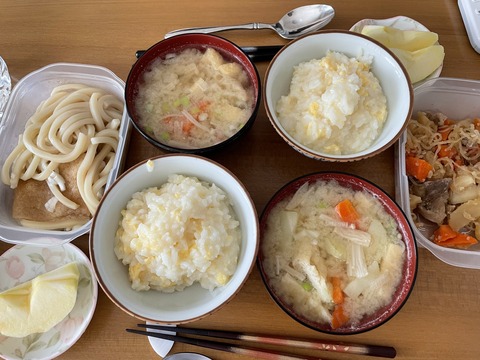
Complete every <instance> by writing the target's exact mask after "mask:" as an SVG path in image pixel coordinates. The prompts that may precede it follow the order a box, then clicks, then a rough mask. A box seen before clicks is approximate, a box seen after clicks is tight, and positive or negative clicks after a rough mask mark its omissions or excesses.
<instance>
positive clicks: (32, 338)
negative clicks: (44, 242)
mask: <svg viewBox="0 0 480 360" xmlns="http://www.w3.org/2000/svg"><path fill="white" fill-rule="evenodd" d="M53 241H54V240H53ZM72 261H76V262H77V264H78V269H79V271H80V278H79V281H78V291H77V301H76V302H75V306H74V307H73V309H72V311H71V312H70V314H68V315H67V317H65V319H63V320H62V321H61V322H60V323H58V324H57V325H55V326H54V327H53V328H52V329H50V330H49V331H47V332H44V333H41V334H32V335H29V336H26V337H23V338H12V337H4V336H2V335H0V358H2V359H7V360H14V359H15V360H16V359H25V360H28V359H35V360H47V359H55V358H57V357H58V356H60V354H62V353H64V352H65V351H67V350H68V349H69V348H70V347H72V346H73V345H74V344H75V343H76V342H77V340H78V339H80V337H81V336H82V334H83V333H84V332H85V330H86V329H87V327H88V324H90V320H91V319H92V317H93V314H94V312H95V307H96V305H97V295H98V285H97V281H96V280H95V276H94V274H93V269H92V266H91V264H90V260H89V259H88V258H87V256H86V255H85V254H84V253H83V251H81V250H80V249H79V248H77V247H76V246H74V245H72V244H63V245H53V244H50V246H42V247H39V246H30V245H15V246H14V247H12V248H10V249H9V250H7V251H6V252H4V253H3V254H2V256H0V291H4V290H7V289H9V288H12V287H13V286H16V285H18V284H19V283H24V282H26V281H29V280H31V279H33V278H34V277H36V276H38V275H40V274H43V273H45V272H48V271H51V270H53V269H56V268H59V267H60V266H62V265H65V264H68V263H70V262H72Z"/></svg>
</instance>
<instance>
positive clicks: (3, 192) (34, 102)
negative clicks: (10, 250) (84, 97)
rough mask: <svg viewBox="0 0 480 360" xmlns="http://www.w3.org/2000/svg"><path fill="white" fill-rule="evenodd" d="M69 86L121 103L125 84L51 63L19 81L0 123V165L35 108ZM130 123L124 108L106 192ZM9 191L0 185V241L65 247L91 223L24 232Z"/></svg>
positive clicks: (94, 69) (99, 71) (99, 72)
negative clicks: (89, 88)
mask: <svg viewBox="0 0 480 360" xmlns="http://www.w3.org/2000/svg"><path fill="white" fill-rule="evenodd" d="M69 83H81V84H86V85H90V86H95V87H98V88H101V89H104V90H106V91H108V92H110V93H112V94H114V95H116V96H117V97H118V98H119V99H121V100H123V99H124V92H125V83H124V82H123V81H122V80H121V79H120V78H119V77H118V76H116V75H115V74H114V73H113V72H112V71H110V70H108V69H106V68H104V67H100V66H95V65H84V64H73V63H55V64H51V65H48V66H45V67H43V68H41V69H38V70H36V71H34V72H32V73H30V74H28V75H26V76H25V77H24V78H22V79H21V80H20V81H19V82H18V83H17V84H16V85H15V87H14V88H13V91H12V94H11V96H10V99H9V101H8V103H7V106H6V108H5V112H4V114H3V117H2V121H1V123H0V165H2V166H3V164H4V163H5V160H6V158H7V157H8V155H9V154H10V153H11V151H12V150H13V148H14V147H15V146H16V144H17V142H18V136H19V135H20V134H21V133H23V131H24V130H25V123H26V122H27V120H28V119H29V118H30V116H31V115H32V114H33V113H34V112H35V110H36V109H37V107H38V105H39V104H40V103H41V102H42V101H44V100H45V99H47V98H48V97H49V96H50V94H51V92H52V90H53V88H54V87H56V86H58V85H62V84H69ZM130 129H131V126H130V122H129V119H128V115H127V111H126V109H125V108H124V114H123V117H122V121H121V125H120V129H119V144H118V149H117V154H116V157H115V163H114V167H113V169H112V171H111V173H110V175H109V178H108V181H107V184H106V187H107V188H108V187H109V186H110V185H111V184H112V183H113V181H114V180H115V179H116V178H117V177H118V175H119V172H120V171H121V169H122V167H123V160H124V158H125V154H126V151H124V150H125V148H126V145H127V142H128V138H129V135H130ZM12 203H13V190H12V189H10V187H9V186H7V185H5V184H3V182H0V204H2V206H1V207H0V239H1V240H3V241H5V242H8V243H13V244H31V245H32V244H33V245H51V244H52V242H53V243H55V244H59V243H66V242H69V241H72V240H73V239H75V238H77V237H79V236H80V235H83V234H85V233H87V232H88V231H89V230H90V225H91V220H90V221H89V222H88V223H86V224H85V225H83V226H81V227H79V228H77V229H75V230H71V231H61V230H38V229H31V228H26V227H23V226H21V225H19V224H18V222H17V221H15V220H14V219H13V218H12Z"/></svg>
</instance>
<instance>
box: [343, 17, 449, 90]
mask: <svg viewBox="0 0 480 360" xmlns="http://www.w3.org/2000/svg"><path fill="white" fill-rule="evenodd" d="M366 25H380V26H390V27H393V28H395V29H399V30H417V31H430V30H428V28H427V27H426V26H425V25H423V24H421V23H419V22H418V21H416V20H414V19H411V18H409V17H407V16H394V17H391V18H388V19H363V20H360V21H359V22H357V23H355V24H354V25H353V26H352V27H351V28H350V31H355V32H358V33H360V32H362V29H363V27H364V26H366ZM442 69H443V63H442V65H440V66H439V67H438V68H436V69H435V71H434V72H433V73H431V74H430V75H429V76H427V77H426V78H425V79H424V80H422V81H419V82H416V83H415V84H413V86H417V85H419V84H421V83H423V82H424V81H427V80H430V79H433V78H436V77H439V76H440V74H441V73H442Z"/></svg>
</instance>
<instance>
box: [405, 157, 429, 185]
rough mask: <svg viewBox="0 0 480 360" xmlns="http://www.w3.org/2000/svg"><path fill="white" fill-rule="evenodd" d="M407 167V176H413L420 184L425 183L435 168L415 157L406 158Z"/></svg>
mask: <svg viewBox="0 0 480 360" xmlns="http://www.w3.org/2000/svg"><path fill="white" fill-rule="evenodd" d="M405 166H406V170H407V175H410V176H413V177H414V178H416V179H417V180H418V181H420V182H424V181H425V180H426V179H427V177H428V175H429V174H430V172H431V171H432V170H433V166H432V165H430V163H429V162H428V161H425V160H423V159H420V158H418V157H414V156H407V157H406V159H405Z"/></svg>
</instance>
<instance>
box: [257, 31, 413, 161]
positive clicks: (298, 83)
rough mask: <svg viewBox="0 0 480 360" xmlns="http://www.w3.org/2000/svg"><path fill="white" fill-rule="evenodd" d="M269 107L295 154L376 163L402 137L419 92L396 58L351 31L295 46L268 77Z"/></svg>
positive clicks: (265, 96) (301, 41)
mask: <svg viewBox="0 0 480 360" xmlns="http://www.w3.org/2000/svg"><path fill="white" fill-rule="evenodd" d="M264 81H265V83H264V86H263V101H264V105H265V108H266V111H267V115H268V117H269V119H270V122H271V123H272V125H273V127H274V128H275V130H276V131H277V132H278V134H279V135H280V136H281V137H282V138H283V139H284V140H285V141H286V142H287V143H288V144H289V145H290V146H292V147H293V148H294V149H295V150H297V151H298V152H300V153H302V154H303V155H306V156H308V157H311V158H314V159H318V160H327V161H344V162H345V161H354V160H361V159H365V158H368V157H371V156H374V155H376V154H378V153H380V152H382V151H383V150H385V149H387V148H388V147H390V146H391V145H392V144H393V143H394V142H395V141H396V140H397V139H398V137H399V136H400V135H401V133H402V132H403V130H404V129H405V127H406V123H407V120H408V119H409V118H410V115H411V112H412V102H413V90H412V85H411V83H410V79H409V77H408V74H407V72H406V70H405V68H404V67H403V65H402V64H401V63H400V62H399V61H398V59H397V58H396V57H395V55H394V54H393V53H392V52H390V50H388V49H387V48H386V47H384V46H383V45H381V44H380V43H378V42H376V41H374V40H372V39H370V38H368V37H366V36H363V35H361V34H357V33H353V32H350V31H344V30H322V31H319V32H317V33H313V34H310V35H305V36H303V37H301V38H299V39H297V40H294V41H292V42H290V43H289V44H288V45H286V46H285V47H283V48H282V49H281V50H280V51H279V53H277V55H276V56H275V57H274V59H273V60H272V62H271V63H270V65H269V67H268V68H267V71H266V74H265V80H264Z"/></svg>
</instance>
